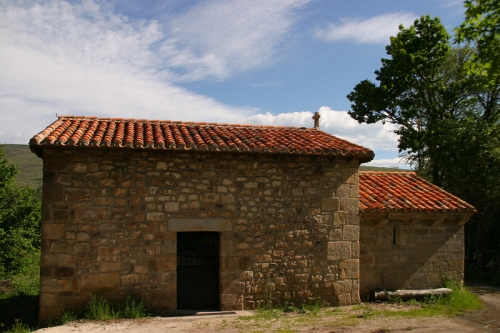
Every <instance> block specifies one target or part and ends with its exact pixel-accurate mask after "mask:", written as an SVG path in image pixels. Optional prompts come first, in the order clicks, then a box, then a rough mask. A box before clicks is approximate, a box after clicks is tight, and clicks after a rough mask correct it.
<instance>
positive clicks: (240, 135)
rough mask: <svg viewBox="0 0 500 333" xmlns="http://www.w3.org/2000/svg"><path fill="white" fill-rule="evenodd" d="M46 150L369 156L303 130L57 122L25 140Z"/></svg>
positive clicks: (69, 119) (138, 121) (171, 123)
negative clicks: (143, 150)
mask: <svg viewBox="0 0 500 333" xmlns="http://www.w3.org/2000/svg"><path fill="white" fill-rule="evenodd" d="M30 146H31V149H32V150H33V151H34V152H35V153H37V154H38V155H40V149H43V148H48V147H78V146H81V147H114V148H130V149H166V150H194V151H228V152H232V151H234V152H254V153H272V154H276V153H288V154H308V155H311V154H313V155H329V156H341V157H352V158H358V159H360V161H361V162H368V161H371V160H372V159H373V157H374V153H373V151H371V150H370V149H368V148H364V147H362V146H358V145H356V144H353V143H350V142H348V141H346V140H343V139H340V138H337V137H335V136H333V135H330V134H328V133H325V132H322V131H318V130H315V129H307V128H305V127H302V128H298V127H284V126H261V125H241V124H236V125H229V124H217V123H195V122H181V121H170V120H146V119H123V118H97V117H74V116H60V117H58V119H57V120H56V121H55V122H54V123H52V124H51V125H50V126H48V127H47V128H46V129H45V130H43V131H42V132H40V133H38V134H37V135H35V136H34V137H33V138H32V139H31V140H30Z"/></svg>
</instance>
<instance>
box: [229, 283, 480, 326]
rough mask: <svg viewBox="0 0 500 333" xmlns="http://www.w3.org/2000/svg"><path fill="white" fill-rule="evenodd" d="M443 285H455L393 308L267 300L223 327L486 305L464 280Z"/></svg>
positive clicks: (453, 311)
mask: <svg viewBox="0 0 500 333" xmlns="http://www.w3.org/2000/svg"><path fill="white" fill-rule="evenodd" d="M444 285H445V287H447V288H451V289H452V293H451V294H449V295H446V296H443V297H437V296H432V297H426V298H422V299H419V300H415V299H411V300H406V301H403V300H401V299H396V298H394V299H392V300H391V301H390V302H387V303H388V304H394V305H395V306H390V309H384V308H387V307H384V306H377V305H375V304H373V303H364V304H360V305H356V306H353V307H347V308H324V307H323V306H322V304H321V303H319V302H316V303H315V302H313V303H311V304H306V305H303V306H295V305H293V304H291V303H282V304H276V303H274V305H273V303H271V302H267V303H266V302H264V304H263V305H262V306H260V307H259V308H257V309H256V311H255V315H253V316H242V317H239V318H238V319H237V320H235V321H232V322H229V323H228V322H224V323H223V325H222V326H221V327H220V329H223V328H227V327H228V326H231V327H233V328H234V329H236V330H239V331H240V332H248V328H249V327H252V330H253V331H252V332H294V329H298V328H300V327H308V328H311V329H312V330H314V329H315V328H320V327H335V326H355V325H357V324H358V323H359V322H360V321H363V320H367V319H373V318H377V317H404V318H419V317H433V316H449V317H452V316H456V315H462V314H463V313H464V312H465V311H469V310H478V309H481V308H482V307H483V306H482V304H481V302H480V301H479V299H478V298H477V297H476V296H475V295H474V294H472V293H471V292H469V291H468V290H467V289H466V288H465V287H463V286H462V285H461V283H458V282H454V281H450V280H448V281H445V283H444ZM399 305H401V306H399ZM412 329H413V327H411V326H408V327H407V328H406V329H405V330H406V331H411V330H412ZM377 332H386V330H385V329H384V328H383V327H382V328H380V330H379V331H377Z"/></svg>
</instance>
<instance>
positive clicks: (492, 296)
mask: <svg viewBox="0 0 500 333" xmlns="http://www.w3.org/2000/svg"><path fill="white" fill-rule="evenodd" d="M470 289H471V290H472V291H474V292H475V293H477V294H478V295H479V297H480V299H481V300H482V301H483V303H484V304H485V305H486V307H485V309H483V310H479V311H473V312H468V313H466V314H465V315H463V316H456V317H452V318H447V317H417V318H408V317H398V316H394V317H385V316H373V317H372V316H370V311H374V310H379V311H383V310H401V309H403V307H406V308H408V306H407V305H405V306H401V305H394V304H387V303H384V304H375V305H374V304H370V305H361V306H359V305H358V306H349V307H343V308H340V309H339V308H337V309H331V308H330V309H323V310H321V312H320V313H319V314H318V315H307V314H302V315H289V314H282V315H281V318H280V319H279V320H277V319H276V318H273V317H271V318H269V317H267V318H262V317H261V318H259V317H257V318H256V317H255V316H254V313H253V312H251V311H241V312H238V313H237V314H233V315H218V316H217V315H215V316H186V317H170V318H163V317H155V318H147V319H140V320H120V321H114V322H100V323H97V322H85V321H80V322H73V323H69V324H67V325H64V326H58V327H52V328H47V329H41V330H38V331H36V332H44V333H63V332H64V333H66V332H75V333H87V332H110V331H111V332H120V333H153V332H154V333H156V332H165V333H167V332H168V333H180V332H194V333H198V332H200V333H201V332H222V333H236V332H245V333H246V332H248V333H250V332H266V333H267V332H277V333H287V332H314V333H351V332H362V333H368V332H369V333H386V332H409V331H411V332H437V333H440V332H442V333H450V332H452V333H461V332H464V333H469V332H471V333H472V332H500V290H498V289H493V288H481V287H473V288H470Z"/></svg>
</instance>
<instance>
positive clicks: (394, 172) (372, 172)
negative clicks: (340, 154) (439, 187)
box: [359, 170, 417, 176]
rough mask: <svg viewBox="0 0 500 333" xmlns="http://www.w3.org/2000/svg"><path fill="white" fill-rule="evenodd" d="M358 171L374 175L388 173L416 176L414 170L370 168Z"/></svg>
mask: <svg viewBox="0 0 500 333" xmlns="http://www.w3.org/2000/svg"><path fill="white" fill-rule="evenodd" d="M359 173H360V174H361V173H364V174H375V175H384V174H388V175H391V176H394V175H399V176H417V173H416V172H415V171H370V170H359Z"/></svg>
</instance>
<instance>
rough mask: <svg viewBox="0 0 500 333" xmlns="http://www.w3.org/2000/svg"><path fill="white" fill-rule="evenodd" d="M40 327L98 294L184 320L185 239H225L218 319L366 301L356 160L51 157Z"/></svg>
mask: <svg viewBox="0 0 500 333" xmlns="http://www.w3.org/2000/svg"><path fill="white" fill-rule="evenodd" d="M43 160H44V167H43V173H44V184H43V230H42V258H41V294H40V306H41V309H40V322H41V323H42V324H43V323H44V322H46V321H47V320H48V319H51V318H55V317H57V316H59V315H60V314H61V313H62V311H63V310H67V309H74V310H79V309H82V308H83V307H84V306H85V304H86V302H87V301H88V300H89V297H90V295H104V296H106V297H107V298H108V299H110V300H111V301H119V300H123V299H124V298H125V297H126V296H127V295H130V294H133V295H136V296H138V297H140V298H142V299H143V300H144V301H145V303H146V304H147V306H148V307H149V310H151V311H153V312H157V313H163V314H166V313H169V312H175V311H176V309H177V306H176V302H177V301H176V283H177V279H176V265H177V263H176V260H177V259H176V233H177V232H180V231H216V232H219V233H220V309H221V310H240V309H253V308H255V306H257V305H258V304H259V303H262V302H263V301H264V300H265V299H266V297H269V296H271V298H272V299H273V300H276V301H278V300H280V301H283V300H288V301H291V302H294V303H295V304H301V303H304V302H309V301H312V300H314V299H316V298H318V297H321V299H323V300H325V301H326V302H328V303H329V304H331V305H347V304H353V303H357V302H359V251H360V244H359V239H360V222H359V214H358V212H359V199H358V195H359V184H358V182H359V178H358V168H359V161H358V160H357V159H351V160H350V161H347V160H346V159H342V158H334V157H328V156H301V155H295V156H294V155H284V154H283V155H266V154H252V153H246V154H242V153H238V154H235V153H210V152H206V153H196V152H170V151H162V152H156V151H144V152H137V151H131V150H126V149H120V150H112V149H106V150H105V149H100V150H96V149H94V150H92V149H61V148H50V149H49V148H45V149H44V151H43Z"/></svg>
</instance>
